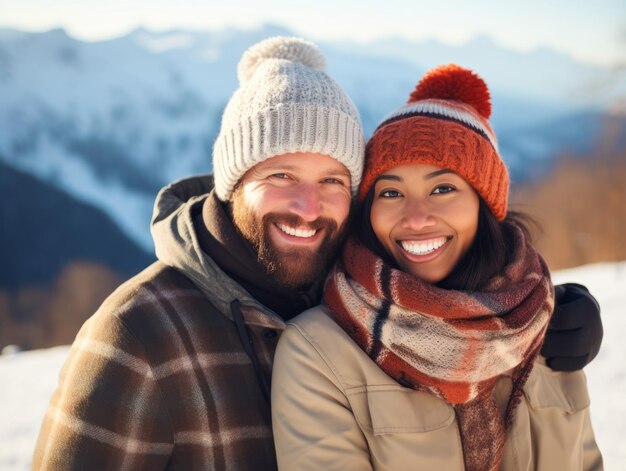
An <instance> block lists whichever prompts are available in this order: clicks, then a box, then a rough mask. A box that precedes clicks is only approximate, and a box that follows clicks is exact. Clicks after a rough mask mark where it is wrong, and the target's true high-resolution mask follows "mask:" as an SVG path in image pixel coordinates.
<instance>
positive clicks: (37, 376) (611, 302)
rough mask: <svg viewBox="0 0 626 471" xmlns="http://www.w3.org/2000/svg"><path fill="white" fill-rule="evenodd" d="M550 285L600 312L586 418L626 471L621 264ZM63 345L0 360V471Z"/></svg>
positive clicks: (53, 375) (38, 410)
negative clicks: (568, 287)
mask: <svg viewBox="0 0 626 471" xmlns="http://www.w3.org/2000/svg"><path fill="white" fill-rule="evenodd" d="M554 281H555V283H565V282H568V281H572V282H577V283H582V284H585V285H587V287H589V289H590V290H591V292H592V293H593V294H594V295H595V296H596V298H597V299H598V300H599V302H600V306H601V308H602V318H603V322H604V342H603V345H602V350H601V351H600V353H599V355H598V357H597V358H596V359H595V360H594V361H593V363H592V364H591V365H589V366H588V367H587V368H586V370H585V371H586V373H587V378H588V381H589V390H590V394H591V416H592V421H593V427H594V430H595V433H596V439H597V442H598V445H599V446H600V449H601V450H602V453H603V455H604V461H605V469H607V470H618V469H626V420H625V419H626V401H624V400H623V395H624V393H626V366H624V362H625V361H626V360H625V359H626V341H624V337H625V336H626V316H625V315H623V314H624V306H626V262H621V263H606V264H596V265H587V266H584V267H578V268H574V269H571V270H565V271H561V272H557V273H555V274H554ZM67 352H68V347H55V348H51V349H48V350H36V351H31V352H24V353H16V354H8V355H3V356H1V357H0V386H1V387H0V469H2V470H4V471H24V470H27V469H30V462H31V457H32V452H33V448H34V446H35V442H36V440H37V434H38V432H39V426H40V424H41V421H42V418H43V415H44V413H45V410H46V407H47V403H48V400H49V399H50V396H51V395H52V392H53V390H54V388H55V387H56V383H57V378H58V374H59V370H60V369H61V366H62V364H63V362H64V361H65V358H66V356H67Z"/></svg>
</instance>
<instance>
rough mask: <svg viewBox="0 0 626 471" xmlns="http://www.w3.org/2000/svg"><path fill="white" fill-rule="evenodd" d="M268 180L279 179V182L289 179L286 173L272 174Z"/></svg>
mask: <svg viewBox="0 0 626 471" xmlns="http://www.w3.org/2000/svg"><path fill="white" fill-rule="evenodd" d="M270 178H280V179H281V180H286V179H287V178H289V175H287V174H286V173H273V174H271V175H270Z"/></svg>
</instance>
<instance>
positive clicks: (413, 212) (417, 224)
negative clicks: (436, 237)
mask: <svg viewBox="0 0 626 471" xmlns="http://www.w3.org/2000/svg"><path fill="white" fill-rule="evenodd" d="M403 224H404V225H405V226H406V227H407V228H410V229H412V230H416V231H419V230H422V229H424V228H427V227H430V226H433V225H434V224H435V216H434V214H433V211H432V209H431V208H430V206H429V205H428V203H426V202H424V201H416V200H413V201H409V202H407V204H406V205H405V212H404V215H403Z"/></svg>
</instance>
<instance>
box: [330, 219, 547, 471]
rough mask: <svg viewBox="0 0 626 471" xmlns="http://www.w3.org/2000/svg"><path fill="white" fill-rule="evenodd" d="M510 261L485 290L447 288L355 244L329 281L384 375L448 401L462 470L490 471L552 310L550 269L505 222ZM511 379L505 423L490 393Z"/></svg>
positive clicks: (343, 321)
mask: <svg viewBox="0 0 626 471" xmlns="http://www.w3.org/2000/svg"><path fill="white" fill-rule="evenodd" d="M511 240H512V245H513V246H512V250H511V258H510V261H509V262H508V264H507V265H506V266H505V267H504V269H503V270H502V271H501V273H499V274H498V275H496V276H494V277H493V278H492V279H491V280H489V282H488V283H487V284H486V285H485V287H484V289H483V290H482V291H478V292H471V291H456V290H446V289H442V288H439V287H437V286H434V285H432V284H429V283H426V282H424V281H422V280H420V279H418V278H416V277H414V276H412V275H410V274H408V273H405V272H403V271H400V270H398V269H395V268H392V267H390V266H389V265H388V264H386V263H385V262H384V261H383V260H382V259H381V258H380V257H378V256H376V255H375V254H374V253H372V252H371V251H370V250H368V249H367V248H366V247H365V246H364V245H362V244H360V243H359V242H358V241H357V240H356V239H350V240H348V241H347V243H346V246H345V249H344V252H343V265H342V264H341V263H340V264H337V265H336V267H335V268H334V269H333V271H332V272H331V275H330V276H329V279H328V281H327V284H326V288H325V293H324V301H325V302H326V304H328V306H329V307H330V310H331V312H332V315H333V317H334V318H335V320H336V322H337V323H338V324H339V325H340V326H341V327H342V328H343V329H344V330H345V331H346V332H347V333H348V334H349V335H350V337H351V338H352V339H353V340H354V341H355V342H356V343H357V344H358V345H359V347H360V348H361V349H362V350H363V351H364V352H366V353H367V354H368V355H369V356H370V358H372V360H374V362H376V364H377V365H378V366H379V367H380V368H381V369H382V370H383V371H384V372H385V373H387V374H388V375H389V376H391V377H392V378H394V379H395V380H396V381H398V383H400V384H401V385H403V386H406V387H409V388H412V389H415V390H419V391H425V392H429V393H432V394H435V395H436V396H438V397H440V398H442V399H443V400H445V401H446V402H448V403H449V404H451V405H452V406H453V407H454V408H455V410H456V413H457V418H458V422H459V427H460V432H461V439H462V444H463V455H464V459H465V467H466V469H467V470H468V471H478V470H480V471H485V470H497V469H498V468H499V466H500V462H501V460H502V455H503V451H504V441H505V438H506V429H507V428H508V426H509V425H510V423H511V420H512V417H513V412H514V410H515V408H516V406H517V404H518V403H519V401H520V399H521V394H522V387H523V385H524V383H525V382H526V379H527V378H528V375H529V374H530V371H531V369H532V366H533V363H534V360H535V357H536V356H537V354H538V352H539V350H540V348H541V344H542V342H543V337H544V334H545V331H546V329H547V326H548V321H549V319H550V315H551V313H552V309H553V303H554V298H553V288H552V283H551V281H550V276H549V272H548V268H547V266H546V264H545V262H544V261H543V259H542V258H541V256H540V255H539V254H538V253H537V252H536V250H535V249H534V247H533V246H532V245H531V244H530V242H529V241H528V240H527V238H526V237H525V234H524V232H523V231H522V230H521V229H520V228H519V227H517V226H515V225H511ZM505 374H508V375H510V376H511V377H512V381H513V388H512V391H511V396H510V398H509V401H508V405H507V408H506V411H505V414H504V417H502V415H501V414H500V411H499V409H498V407H497V404H496V402H495V399H494V397H493V394H492V391H493V388H494V386H495V384H496V382H497V379H498V377H500V376H501V375H505Z"/></svg>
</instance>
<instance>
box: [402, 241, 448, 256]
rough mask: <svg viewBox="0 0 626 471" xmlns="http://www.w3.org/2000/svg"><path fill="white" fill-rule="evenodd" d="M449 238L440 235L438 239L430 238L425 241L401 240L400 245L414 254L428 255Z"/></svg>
mask: <svg viewBox="0 0 626 471" xmlns="http://www.w3.org/2000/svg"><path fill="white" fill-rule="evenodd" d="M446 240H447V238H445V237H439V238H437V239H430V240H424V241H420V242H417V241H404V240H403V241H400V245H401V246H402V248H403V249H404V250H406V251H407V252H409V253H412V254H414V255H427V254H429V253H432V252H434V251H435V250H437V249H438V248H439V247H441V246H442V245H443V244H445V243H446Z"/></svg>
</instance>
